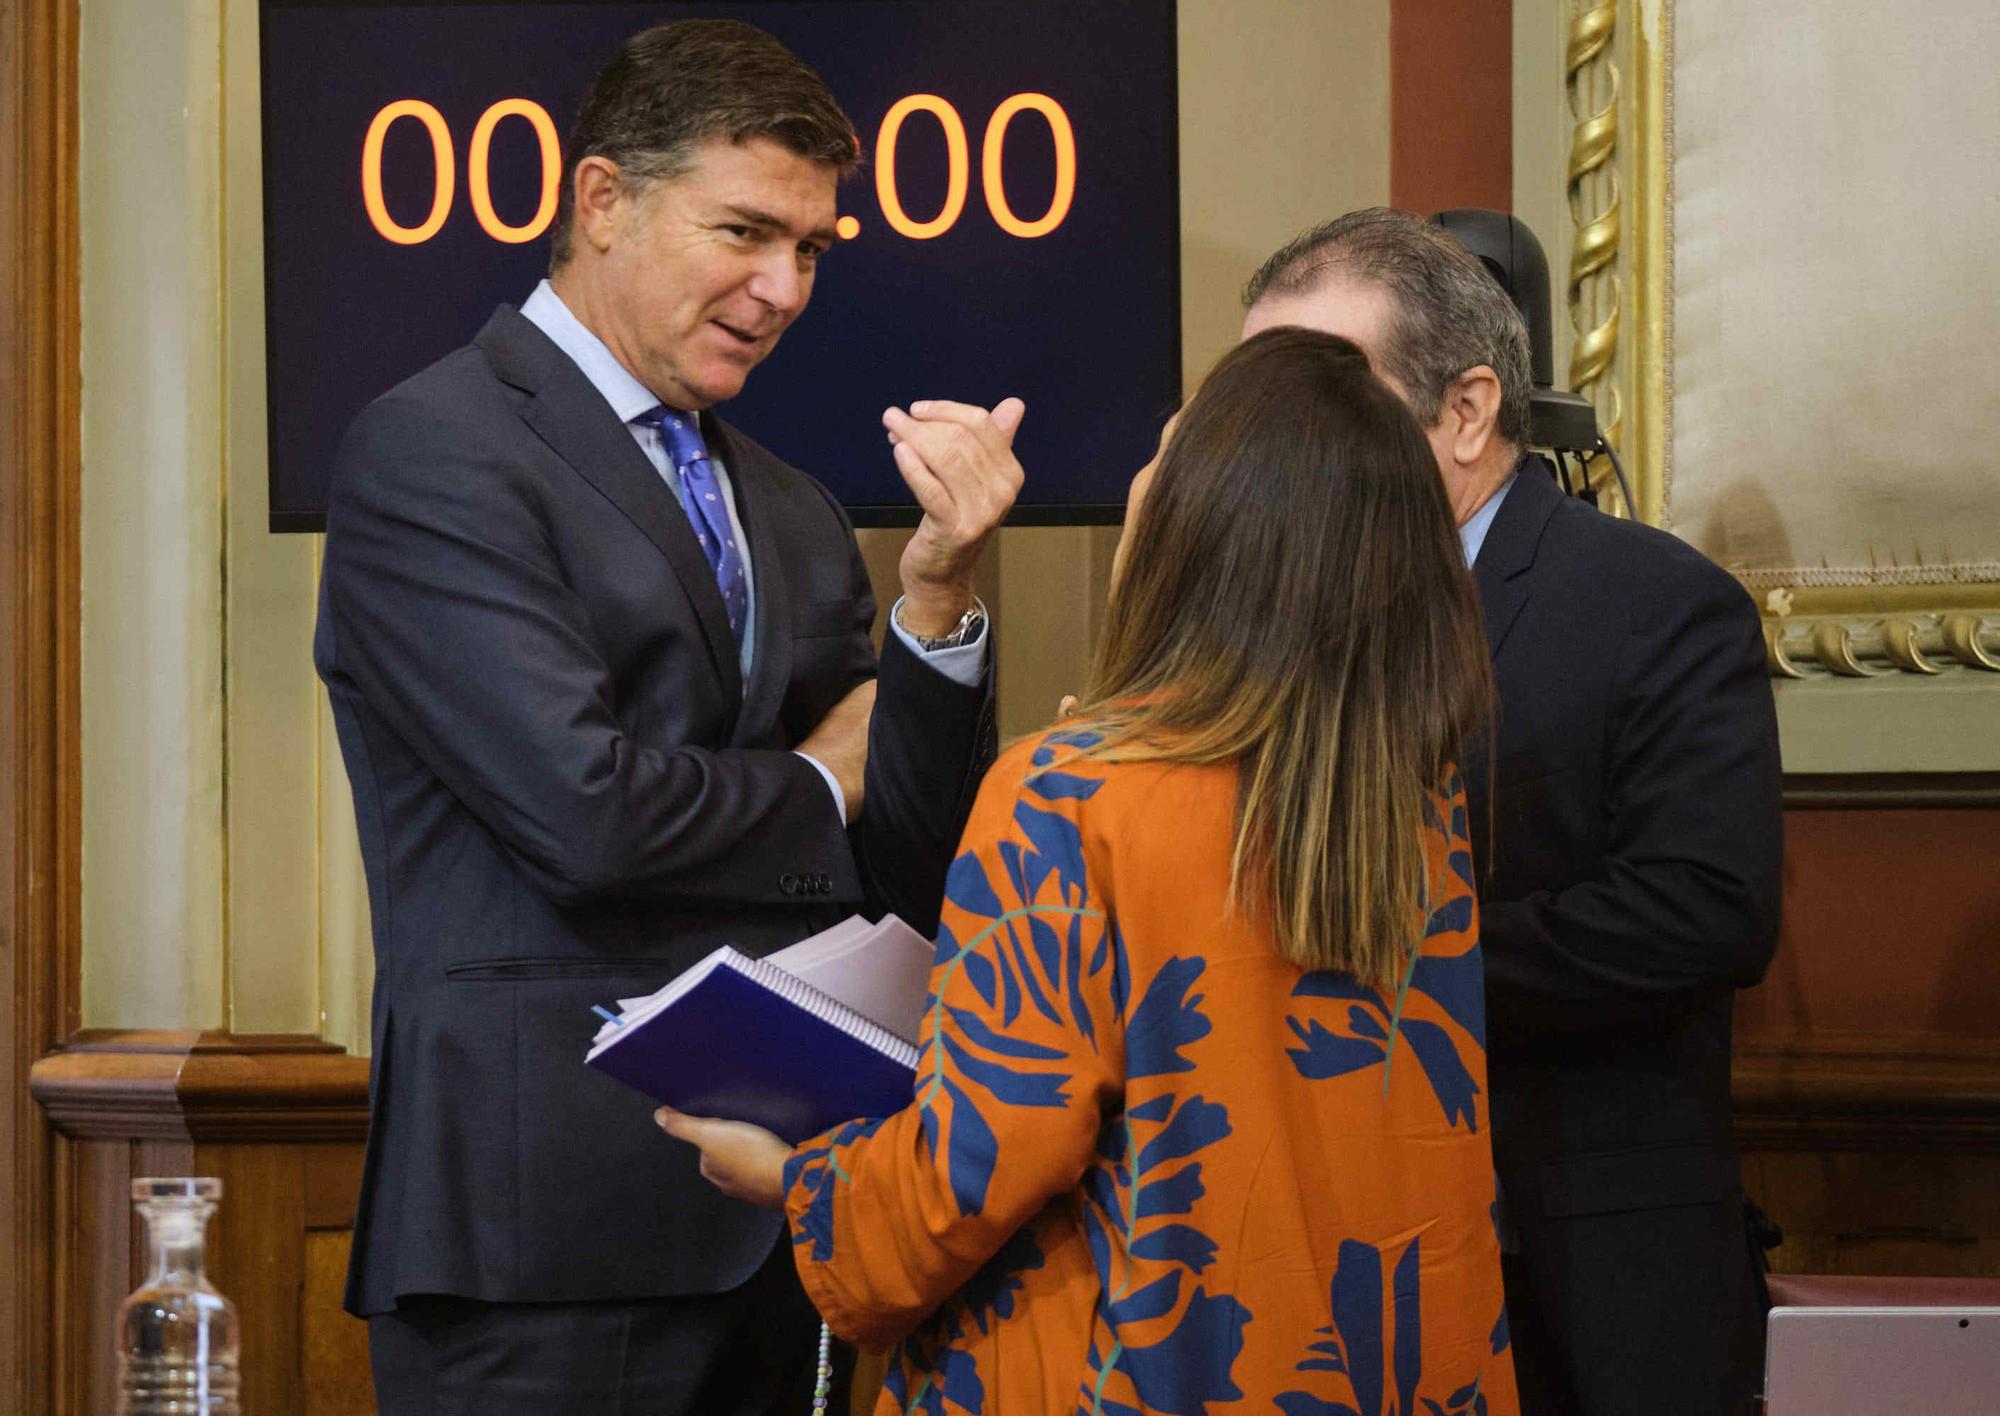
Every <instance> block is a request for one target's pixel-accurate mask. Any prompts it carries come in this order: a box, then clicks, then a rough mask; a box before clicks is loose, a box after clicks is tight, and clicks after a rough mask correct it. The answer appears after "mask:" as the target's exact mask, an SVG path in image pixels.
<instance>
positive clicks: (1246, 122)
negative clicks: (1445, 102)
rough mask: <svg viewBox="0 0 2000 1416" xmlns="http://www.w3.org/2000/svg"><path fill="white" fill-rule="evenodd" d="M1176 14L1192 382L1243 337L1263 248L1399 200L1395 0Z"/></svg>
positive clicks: (1310, 1)
mask: <svg viewBox="0 0 2000 1416" xmlns="http://www.w3.org/2000/svg"><path fill="white" fill-rule="evenodd" d="M1179 15H1180V65H1181V89H1180V98H1181V129H1180V136H1181V281H1182V294H1181V300H1182V316H1181V331H1182V352H1181V367H1182V368H1183V369H1184V370H1185V371H1186V386H1187V388H1188V390H1189V391H1190V392H1192V391H1193V389H1194V386H1195V384H1196V383H1197V382H1198V381H1199V380H1200V379H1201V377H1202V375H1203V374H1205V373H1207V371H1208V368H1209V366H1210V365H1211V364H1213V363H1214V362H1215V361H1216V359H1217V358H1218V357H1220V356H1221V355H1222V354H1223V353H1224V352H1225V351H1226V350H1228V348H1229V347H1230V346H1231V345H1233V344H1235V343H1236V338H1237V335H1238V333H1239V332H1240V331H1241V329H1242V325H1243V307H1242V304H1241V303H1240V301H1239V299H1238V296H1239V293H1240V292H1241V291H1242V289H1243V282H1244V281H1245V280H1247V279H1248V278H1249V276H1250V274H1251V272H1253V271H1254V270H1256V268H1257V267H1258V265H1259V264H1261V263H1262V262H1263V260H1264V258H1265V257H1266V256H1268V255H1270V254H1271V252H1272V251H1274V250H1276V249H1277V248H1278V247H1279V246H1280V245H1282V244H1283V243H1284V242H1285V241H1287V240H1289V239H1290V238H1291V237H1293V236H1295V235H1297V234H1298V233H1299V232H1300V231H1302V230H1304V229H1305V228H1306V227H1308V226H1311V225H1313V224H1315V223H1316V222H1320V221H1324V220H1326V219H1327V218H1329V217H1333V216H1338V215H1339V214H1340V213H1342V212H1344V211H1348V210H1350V209H1352V208H1354V207H1361V206H1372V205H1376V204H1378V203H1382V202H1386V201H1388V200H1389V5H1388V0H1338V3H1334V2H1333V0H1181V4H1180V9H1179ZM1132 470H1133V471H1137V470H1138V467H1137V466H1136V465H1135V466H1134V467H1133V469H1132Z"/></svg>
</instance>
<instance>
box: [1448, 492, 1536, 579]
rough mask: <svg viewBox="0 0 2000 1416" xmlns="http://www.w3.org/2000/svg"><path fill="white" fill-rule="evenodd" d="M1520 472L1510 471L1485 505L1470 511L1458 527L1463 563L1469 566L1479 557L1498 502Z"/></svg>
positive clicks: (1497, 510) (1495, 514) (1501, 500)
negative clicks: (1462, 547)
mask: <svg viewBox="0 0 2000 1416" xmlns="http://www.w3.org/2000/svg"><path fill="white" fill-rule="evenodd" d="M1520 475H1521V474H1520V473H1519V472H1510V473H1508V474H1507V480H1506V481H1504V482H1502V483H1501V484H1500V490H1499V491H1497V492H1495V493H1494V494H1493V495H1492V496H1490V497H1488V498H1487V499H1486V505H1485V506H1482V507H1481V508H1479V510H1477V511H1475V512H1473V513H1472V516H1471V518H1470V519H1469V520H1467V521H1466V523H1465V524H1464V525H1463V526H1461V527H1459V528H1458V543H1459V544H1460V545H1462V546H1464V547H1465V563H1466V564H1467V565H1468V566H1469V565H1471V564H1472V563H1473V562H1474V561H1476V560H1478V559H1479V548H1480V547H1481V546H1483V545H1485V544H1486V532H1487V531H1488V529H1489V528H1491V527H1492V525H1493V518H1494V517H1495V516H1498V515H1499V514H1500V503H1501V502H1503V501H1505V500H1507V493H1509V492H1511V491H1513V490H1514V479H1515V478H1516V477H1518V476H1520Z"/></svg>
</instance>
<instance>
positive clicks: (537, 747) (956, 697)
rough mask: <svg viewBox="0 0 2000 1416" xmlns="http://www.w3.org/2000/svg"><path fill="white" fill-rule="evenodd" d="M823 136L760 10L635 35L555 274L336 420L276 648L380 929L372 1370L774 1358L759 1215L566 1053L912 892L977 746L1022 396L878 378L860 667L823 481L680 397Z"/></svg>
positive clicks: (760, 293) (834, 115) (546, 1390)
mask: <svg viewBox="0 0 2000 1416" xmlns="http://www.w3.org/2000/svg"><path fill="white" fill-rule="evenodd" d="M857 147H858V145H857V143H856V141H855V139H854V137H853V129H852V125H851V124H850V123H849V122H848V120H847V118H846V116H845V115H844V114H842V113H841V111H840V109H839V108H838V106H837V105H836V104H835V103H834V100H833V98H832V96H831V95H830V94H828V93H827V92H826V89H825V88H824V86H823V85H822V84H821V83H820V81H819V79H818V77H817V76H816V75H814V74H813V73H812V71H811V70H810V69H808V68H807V67H806V66H805V65H804V64H802V63H801V62H800V61H799V60H798V59H797V58H796V57H795V56H793V55H792V54H790V53H789V52H788V51H786V50H785V49H784V48H783V47H782V46H781V45H779V44H778V43H777V42H776V41H775V40H773V39H771V38H770V37H769V36H768V35H765V34H763V33H762V32H760V31H757V30H755V29H752V28H750V27H749V26H744V25H735V24H727V23H720V22H684V23H677V24H670V25H663V26H660V27H658V28H656V29H653V30H649V31H647V32H646V33H644V34H641V35H638V36H636V37H634V38H633V39H632V40H630V41H629V42H628V43H627V44H626V45H625V46H624V48H623V49H622V51H621V52H620V54H619V55H618V56H617V58H616V59H615V60H614V61H613V62H612V64H611V65H610V67H609V68H607V69H606V71H605V72H604V73H603V74H602V75H601V76H600V77H599V79H598V80H597V82H596V84H595V85H594V86H593V88H592V91H591V93H590V95H589V96H588V97H587V98H586V100H585V102H584V105H583V109H582V112H581V114H580V116H579V118H578V121H577V126H576V128H575V130H574V132H573V133H572V136H571V140H570V145H569V148H568V156H567V169H566V186H565V191H564V194H563V202H562V208H561V213H560V216H559V218H558V224H557V227H556V233H555V237H554V253H553V258H552V262H551V277H550V279H549V280H548V281H545V282H544V283H543V284H542V285H541V286H540V287H539V288H538V289H537V290H536V291H535V292H534V294H533V295H532V297H531V298H530V299H529V300H528V301H527V302H526V303H525V304H524V306H523V307H522V308H521V309H520V310H519V311H516V310H513V309H510V308H506V307H502V308H501V309H500V310H499V311H498V312H497V313H496V314H495V315H494V316H493V318H492V319H491V320H490V321H489V322H488V323H487V325H486V327H485V329H484V330H483V331H481V333H480V334H479V336H478V338H477V339H476V340H475V341H474V342H473V343H472V344H471V345H470V346H469V347H467V348H465V349H461V350H459V351H458V352H456V353H454V354H451V355H449V356H448V357H446V358H445V359H443V360H441V361H440V362H438V363H437V364H435V365H433V366H432V367H430V368H429V369H426V370H425V371H423V372H422V373H420V374H418V375H417V376H415V377H414V378H412V379H410V380H409V381H408V382H406V383H404V384H403V385H401V386H400V387H398V388H396V389H394V390H392V391H391V392H389V393H387V394H385V395H384V396H383V397H382V398H381V399H379V400H377V401H376V402H375V403H374V404H372V405H371V406H370V407H369V408H368V409H367V410H365V411H364V412H363V413H362V414H361V415H360V417H358V418H357V419H356V421H355V423H354V425H353V427H352V428H351V429H350V431H349V433H348V435H347V438H346V440H345V442H344V443H343V445H342V448H341V452H340V455H339V460H338V464H337V468H336V472H335V477H334V482H333V491H332V497H331V506H330V508H329V512H328V520H327V541H326V556H325V570H324V576H323V580H322V586H321V605H320V618H319V626H318V633H317V637H316V642H315V659H316V662H317V664H318V667H319V671H320V674H321V676H322V677H323V678H324V679H325V681H326V684H327V687H328V690H329V692H330V694H331V696H332V702H333V711H334V716H335V721H336V723H337V725H338V729H339V735H340V743H341V751H342V755H343V757H344V759H345V762H346V765H347V769H348V774H349V777H350V779H351V780H352V782H353V786H354V798H355V809H356V816H357V821H358V825H359V828H360V838H361V847H362V853H363V858H364V862H365V865H366V870H367V877H368V886H369V903H370V907H371V909H372V911H373V923H374V932H375V946H376V970H377V972H376V986H375V1003H374V1018H373V1031H372V1040H373V1045H374V1072H373V1078H372V1089H371V1090H372V1099H373V1104H374V1117H373V1125H372V1126H371V1128H370V1135H369V1146H368V1159H367V1168H366V1172H365V1175H364V1179H363V1183H362V1193H361V1203H360V1209H359V1212H358V1215H357V1218H356V1224H355V1237H354V1257H353V1263H352V1268H351V1271H350V1276H349V1288H348V1307H349V1310H350V1311H352V1312H355V1313H357V1314H361V1315H363V1316H366V1317H367V1318H368V1319H369V1323H370V1345H371V1351H372V1358H373V1365H374V1370H375V1376H376V1385H377V1392H378V1398H379V1400H380V1402H381V1407H382V1410H383V1411H384V1412H387V1413H406V1412H407V1413H419V1412H421V1413H426V1416H430V1413H444V1412H466V1413H471V1412H478V1413H480V1416H496V1413H498V1416H506V1413H515V1412H520V1413H527V1412H534V1413H537V1416H542V1414H543V1413H560V1412H571V1411H574V1412H591V1413H597V1412H602V1411H621V1410H622V1411H644V1412H647V1413H649V1416H650V1414H651V1413H663V1412H700V1413H703V1416H712V1413H725V1412H763V1411H766V1410H772V1409H779V1410H790V1411H801V1412H802V1411H805V1410H806V1409H807V1408H808V1405H809V1403H810V1401H811V1399H812V1387H813V1377H814V1370H815V1366H816V1351H815V1336H816V1332H817V1320H816V1315H814V1313H813V1312H812V1309H811V1307H810V1305H809V1304H808V1303H807V1302H806V1300H805V1297H804V1294H803V1292H802V1291H801V1290H800V1288H799V1286H798V1282H797V1278H796V1275H795V1274H794V1273H793V1271H792V1266H791V1258H790V1253H789V1246H784V1247H780V1246H779V1245H778V1243H777V1239H778V1235H779V1231H780V1228H781V1224H782V1220H781V1217H780V1216H777V1215H772V1214H767V1213H764V1212H762V1211H759V1210H756V1209H753V1208H751V1207H750V1206H747V1205H743V1204H739V1203H736V1202H734V1201H730V1200H727V1199H724V1198H723V1197H721V1196H720V1195H719V1194H718V1193H717V1191H716V1190H715V1189H714V1187H713V1186H710V1185H708V1184H706V1183H704V1182H703V1181H702V1180H701V1179H700V1178H699V1175H698V1174H697V1170H696V1159H695V1153H694V1152H693V1151H692V1150H691V1149H690V1148H688V1147H685V1146H681V1145H677V1144H675V1143H674V1142H672V1141H669V1140H668V1139H666V1138H665V1137H664V1136H662V1135H661V1134H660V1131H659V1130H658V1128H657V1127H655V1126H654V1125H653V1124H652V1121H651V1112H652V1103H651V1102H650V1101H649V1100H648V1099H647V1098H645V1097H643V1096H641V1095H639V1094H638V1093H635V1092H631V1091H628V1090H627V1089H625V1088H623V1087H621V1086H619V1085H618V1084H617V1083H615V1082H613V1081H611V1080H609V1079H608V1078H605V1077H603V1076H601V1075H599V1074H598V1073H595V1072H592V1071H588V1070H586V1069H585V1068H584V1066H583V1055H584V1052H585V1050H586V1048H587V1047H588V1045H589V1043H590V1040H591V1036H592V1034H593V1033H594V1032H595V1030H596V1020H595V1018H594V1017H593V1016H592V1013H591V1005H592V1004H594V1003H601V1002H604V1001H606V1000H609V999H613V998H617V997H620V996H632V995H635V994H644V993H649V992H651V991H653V990H655V989H657V988H659V987H660V986H661V985H662V984H664V983H666V982H667V981H668V980H670V979H671V978H672V977H673V976H674V975H675V974H676V973H678V972H679V971H681V970H682V969H685V968H686V967H687V966H689V965H690V964H692V963H694V962H695V961H697V960H699V959H700V958H702V957H703V956H704V955H706V954H708V953H709V952H710V951H712V950H713V949H715V948H716V947H717V946H719V945H722V944H729V945H732V946H734V947H735V948H737V949H740V950H743V951H745V952H748V953H752V954H764V953H768V952H770V951H771V950H773V949H776V948H778V947H780V946H782V945H785V944H788V943H791V942H793V941H795V940H797V939H800V938H802V937H804V936H806V935H807V934H809V933H811V932H813V931H814V930H816V929H819V928H822V927H824V926H826V925H828V924H831V923H833V922H835V921H836V920H838V919H839V918H840V917H841V916H842V915H844V914H846V913H848V912H849V911H851V910H853V909H855V908H857V907H861V906H864V905H866V906H869V907H873V908H878V909H879V908H891V909H895V910H897V911H898V912H899V913H901V914H902V915H903V916H904V918H905V919H907V920H909V921H910V922H911V923H912V924H913V925H915V926H916V927H917V928H918V929H920V930H927V929H929V928H931V927H932V925H933V923H934V921H935V918H936V913H937V908H938V903H939V899H940V896H941V893H942V888H943V876H944V870H945V867H946V865H947V864H948V862H949V857H950V853H951V851H952V849H953V848H954V846H955V844H956V839H957V836H958V834H959V831H960V829H961V827H962V825H963V820H964V816H965V813H966V811H967V810H968V809H969V806H970V803H971V799H972V794H973V791H974V789H975V787H976V786H977V783H978V778H979V775H980V772H981V770H982V769H983V767H984V765H985V764H986V762H987V761H988V760H990V757H991V752H992V712H991V682H990V680H991V675H990V669H989V664H990V658H989V655H988V652H987V646H986V642H985V641H986V634H985V626H984V611H983V609H981V607H979V606H978V605H977V603H976V601H975V600H974V599H973V596H972V588H971V580H972V572H973V566H974V563H975V561H976V559H977V557H978V554H979V551H980V547H981V545H982V544H983V542H984V540H985V538H986V537H987V536H988V535H989V534H990V533H991V532H992V530H993V529H994V527H995V526H997V524H998V523H999V520H1000V518H1001V517H1002V516H1003V515H1004V514H1005V512H1006V510H1007V508H1008V506H1009V505H1011V503H1012V500H1013V497H1014V494H1015V492H1016V491H1017V490H1018V488H1019V485H1020V476H1021V473H1020V468H1019V465H1018V464H1017V463H1016V462H1015V461H1014V459H1013V457H1012V454H1011V452H1010V450H1009V446H1010V443H1011V439H1012V432H1013V429H1014V427H1015V426H1016V425H1017V424H1018V421H1019V418H1020V415H1021V408H1020V405H1019V403H1018V401H1016V400H1008V402H1007V403H1005V404H1003V405H1002V406H1001V407H1000V409H998V410H996V412H995V414H994V415H993V416H991V417H989V416H988V415H987V414H985V413H984V412H982V411H980V410H978V409H973V408H967V407H962V406H960V405H956V404H949V403H937V404H931V405H925V404H921V403H920V404H916V405H914V406H913V407H912V408H911V409H910V410H909V412H903V411H901V410H895V409H892V410H889V412H888V413H887V414H886V415H884V417H885V422H886V424H887V426H888V429H889V432H890V436H891V439H892V440H893V441H894V443H895V444H896V445H895V448H894V451H893V454H892V455H893V456H894V457H895V459H896V461H897V463H898V466H899V467H900V469H901V470H902V472H903V474H904V476H905V478H906V480H907V481H908V482H909V484H910V485H911V487H912V489H913V490H914V492H915V495H916V497H917V499H918V501H919V503H920V504H921V506H922V508H923V512H924V517H923V521H922V524H921V525H920V526H919V528H918V529H917V531H916V532H915V534H914V535H913V536H912V538H911V540H910V543H909V545H908V548H907V549H906V550H905V552H904V554H903V558H902V563H901V578H902V583H903V590H904V596H903V598H902V600H900V601H899V602H898V604H897V606H896V608H895V610H894V612H893V616H894V622H893V626H892V629H891V632H890V633H889V634H888V635H887V636H886V638H885V643H884V649H883V652H882V655H881V658H880V662H879V668H878V662H877V657H876V655H875V653H874V651H873V650H872V649H871V647H870V642H869V627H870V625H871V622H872V621H873V618H874V613H875V606H874V603H873V601H872V599H871V596H870V592H869V586H868V579H867V575H866V573H865V570H864V567H863V564H862V560H861V557H860V555H859V552H858V550H857V548H856V546H855V542H854V536H853V532H852V529H851V528H850V526H849V524H848V522H847V519H846V517H845V515H844V514H843V512H842V511H841V508H840V507H839V506H838V505H837V504H836V503H835V501H834V500H833V498H832V497H831V496H830V495H829V494H828V493H827V492H826V490H825V489H824V488H823V487H821V486H820V485H819V484H817V483H816V482H814V481H812V480H811V479H810V478H808V477H807V476H805V475H804V474H803V473H801V472H798V471H796V470H794V469H792V468H790V467H788V466H786V465H785V464H783V463H782V462H780V461H779V460H778V459H777V458H775V457H773V456H772V455H771V454H770V453H768V452H766V451H765V450H764V449H763V448H761V447H759V446H758V445H757V444H756V443H754V442H752V441H751V440H750V439H748V438H747V437H744V436H743V435H742V434H741V433H739V432H737V431H735V430H734V429H732V428H731V427H730V426H729V425H728V424H726V423H724V422H723V421H722V420H721V419H719V418H717V417H716V416H715V415H714V414H713V412H712V411H710V410H711V409H712V407H713V405H714V404H716V403H718V402H720V401H722V400H724V399H726V398H729V397H730V396H732V395H733V394H735V393H736V392H737V391H738V389H740V388H741V387H742V385H743V382H744V379H745V378H746V377H747V375H748V374H749V372H750V370H751V369H752V368H753V367H755V365H756V364H757V363H758V362H759V361H760V360H761V359H763V358H764V356H765V355H767V354H768V353H770V351H771V349H772V347H773V346H774V345H775V344H776V342H777V340H778V338H779V336H780V335H781V334H782V333H783V332H784V330H785V329H786V327H787V326H788V325H789V324H790V323H791V321H792V320H793V319H795V318H796V317H797V316H798V314H799V313H800V311H802V310H803V309H804V308H805V305H806V302H807V299H808V297H809V296H810V294H811V290H812V283H813V276H814V269H815V263H816V261H817V259H818V257H819V255H820V254H821V253H822V252H823V251H824V250H825V249H826V248H827V246H828V245H829V244H830V243H831V242H832V241H833V240H834V216H835V208H834V192H835V186H836V184H837V182H838V181H839V179H840V178H841V177H842V176H843V175H845V173H847V172H848V171H849V170H850V169H851V168H852V166H853V165H854V163H855V162H856V161H857V160H858V157H859V153H858V150H857Z"/></svg>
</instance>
